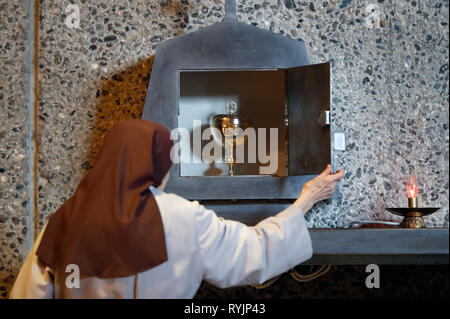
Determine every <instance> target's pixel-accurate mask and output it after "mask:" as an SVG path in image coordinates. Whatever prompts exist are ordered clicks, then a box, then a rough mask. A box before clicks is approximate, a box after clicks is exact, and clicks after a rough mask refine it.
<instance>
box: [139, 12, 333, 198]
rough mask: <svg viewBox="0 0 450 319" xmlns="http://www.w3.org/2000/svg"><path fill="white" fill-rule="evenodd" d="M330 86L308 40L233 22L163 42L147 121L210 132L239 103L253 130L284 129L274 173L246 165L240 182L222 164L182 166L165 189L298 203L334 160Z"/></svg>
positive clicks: (146, 109) (326, 72)
mask: <svg viewBox="0 0 450 319" xmlns="http://www.w3.org/2000/svg"><path fill="white" fill-rule="evenodd" d="M330 83H331V73H330V63H328V62H327V63H321V64H315V65H310V64H309V61H308V57H307V54H306V48H305V44H304V43H303V42H302V41H298V40H293V39H289V38H286V37H284V36H281V35H277V34H273V33H271V32H269V31H266V30H262V29H258V28H256V27H253V26H249V25H246V24H245V23H241V22H238V21H236V20H235V19H233V18H231V19H230V18H228V19H227V20H225V21H223V22H220V23H217V24H215V25H212V26H209V27H207V28H204V29H202V30H199V31H195V32H192V33H189V34H186V35H184V36H181V37H179V38H175V39H172V40H169V41H166V42H163V43H161V44H160V45H159V46H158V48H157V50H156V56H155V60H154V64H153V69H152V74H151V78H150V83H149V88H148V93H147V99H146V101H145V106H144V112H143V118H144V119H148V120H153V121H156V122H159V123H162V124H163V125H165V126H166V127H167V128H169V130H172V129H175V128H178V127H180V126H183V125H185V126H187V129H189V130H190V132H191V134H192V133H193V130H194V129H195V128H194V127H192V120H195V119H196V117H198V118H197V120H201V122H200V126H201V129H205V128H206V127H207V125H208V121H207V119H208V117H210V116H211V115H212V114H214V113H215V112H223V111H224V107H225V105H226V101H227V99H233V100H235V101H237V102H238V104H239V108H240V111H242V112H243V114H244V115H246V116H248V117H249V118H253V119H254V126H255V128H256V127H265V126H269V127H267V132H268V131H269V129H270V127H277V128H279V139H278V141H279V143H278V148H279V159H280V160H279V169H278V170H277V171H276V172H275V173H274V174H271V175H264V174H258V173H255V172H256V171H257V170H256V168H257V167H258V165H259V164H258V163H256V164H253V166H252V165H251V164H248V165H245V164H244V165H241V166H242V167H241V169H239V168H237V174H236V175H235V176H227V175H224V174H223V172H224V170H223V167H220V165H217V166H212V167H205V166H204V165H208V164H205V163H194V164H195V165H194V164H189V163H187V164H184V163H180V164H176V165H174V166H173V168H172V174H171V178H170V180H169V183H168V186H167V191H170V192H174V193H177V194H179V195H181V196H183V197H185V198H188V199H192V200H194V199H195V200H230V199H231V200H292V199H295V198H297V196H298V195H299V193H300V191H301V188H302V185H303V184H304V183H305V182H306V181H308V180H310V179H311V178H312V177H314V176H315V175H317V174H318V173H320V171H321V170H322V169H323V168H325V166H326V164H328V163H330V162H331V156H330V153H331V152H330V125H329V123H325V122H324V121H325V120H324V119H326V118H327V116H328V115H329V110H330V99H331V88H330ZM202 112H203V113H202ZM189 125H190V127H189ZM192 155H193V156H195V154H192ZM222 165H223V164H222ZM255 165H256V166H255ZM205 190H207V191H205ZM337 194H339V192H338V191H336V193H335V195H337Z"/></svg>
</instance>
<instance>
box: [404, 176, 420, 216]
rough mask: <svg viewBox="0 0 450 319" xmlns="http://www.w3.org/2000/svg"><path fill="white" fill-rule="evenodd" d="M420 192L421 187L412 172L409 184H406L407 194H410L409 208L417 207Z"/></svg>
mask: <svg viewBox="0 0 450 319" xmlns="http://www.w3.org/2000/svg"><path fill="white" fill-rule="evenodd" d="M418 193H419V187H418V186H417V181H416V179H415V178H414V175H413V174H411V177H410V178H409V181H408V184H407V185H406V194H407V195H408V206H409V208H417V194H418Z"/></svg>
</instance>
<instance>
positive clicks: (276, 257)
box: [194, 202, 312, 288]
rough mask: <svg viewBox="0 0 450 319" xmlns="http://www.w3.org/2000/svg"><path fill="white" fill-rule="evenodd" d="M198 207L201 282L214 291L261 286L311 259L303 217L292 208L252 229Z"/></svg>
mask: <svg viewBox="0 0 450 319" xmlns="http://www.w3.org/2000/svg"><path fill="white" fill-rule="evenodd" d="M194 203H196V202H194ZM197 205H198V209H197V210H196V211H197V212H196V222H197V236H198V241H199V247H200V250H201V253H202V256H203V259H204V277H203V279H204V280H206V281H207V282H210V283H212V284H213V285H215V286H217V287H220V288H226V287H231V286H240V285H249V284H261V283H263V282H265V281H266V280H268V279H270V278H273V277H275V276H277V275H279V274H281V273H283V272H286V271H287V270H289V269H290V268H292V267H294V266H296V265H298V264H300V263H302V262H304V261H306V260H308V259H309V258H311V256H312V245H311V238H310V235H309V232H308V228H307V227H306V222H305V219H304V217H303V213H302V212H301V210H300V209H299V208H298V207H296V206H294V205H291V206H289V207H288V208H286V209H285V210H283V211H282V212H281V213H279V214H277V215H276V216H273V217H269V218H266V219H264V220H263V221H261V222H260V223H258V224H257V225H255V226H252V227H249V226H246V225H244V224H242V223H240V222H237V221H232V220H225V219H223V218H221V217H218V216H217V215H216V214H215V213H214V211H212V210H209V209H206V208H205V207H203V206H202V205H199V204H198V202H197Z"/></svg>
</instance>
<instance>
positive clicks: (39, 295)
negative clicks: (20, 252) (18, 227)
mask: <svg viewBox="0 0 450 319" xmlns="http://www.w3.org/2000/svg"><path fill="white" fill-rule="evenodd" d="M45 226H47V225H45ZM44 231H45V227H44V229H42V231H41V233H40V234H39V237H38V239H37V240H36V242H35V243H34V245H33V247H32V248H31V251H30V253H29V254H28V257H27V258H26V259H25V263H24V264H23V265H22V268H21V269H20V272H19V274H18V276H17V277H16V281H15V282H14V285H13V287H12V289H11V291H10V293H9V298H10V299H51V298H53V278H52V276H51V272H50V269H49V268H48V267H46V266H44V265H43V264H42V263H41V262H40V261H39V259H38V256H37V255H36V251H37V249H38V247H39V244H40V242H41V238H42V235H43V234H44Z"/></svg>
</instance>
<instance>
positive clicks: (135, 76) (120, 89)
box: [81, 56, 154, 170]
mask: <svg viewBox="0 0 450 319" xmlns="http://www.w3.org/2000/svg"><path fill="white" fill-rule="evenodd" d="M153 60H154V56H151V57H150V58H148V59H145V60H142V61H140V62H138V63H136V64H135V65H133V66H131V67H129V68H127V69H125V70H123V71H118V72H116V73H114V74H112V75H110V76H109V77H108V79H107V80H105V81H103V82H102V83H101V85H100V87H99V88H98V89H97V92H96V98H97V107H96V109H95V115H94V116H95V122H94V123H95V125H94V128H93V130H92V132H91V137H92V142H91V145H90V147H89V152H88V158H87V159H86V160H85V161H84V163H83V164H82V165H81V166H82V168H83V169H84V170H90V169H91V168H92V167H93V165H94V163H95V159H96V157H97V153H98V151H99V150H100V147H101V146H102V143H103V138H104V137H105V135H106V133H107V132H108V130H109V129H110V128H111V127H112V126H113V124H114V123H115V122H117V121H119V120H127V119H140V118H141V117H142V112H143V110H144V103H145V99H146V97H147V89H148V84H149V81H150V74H151V72H152V66H153Z"/></svg>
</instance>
